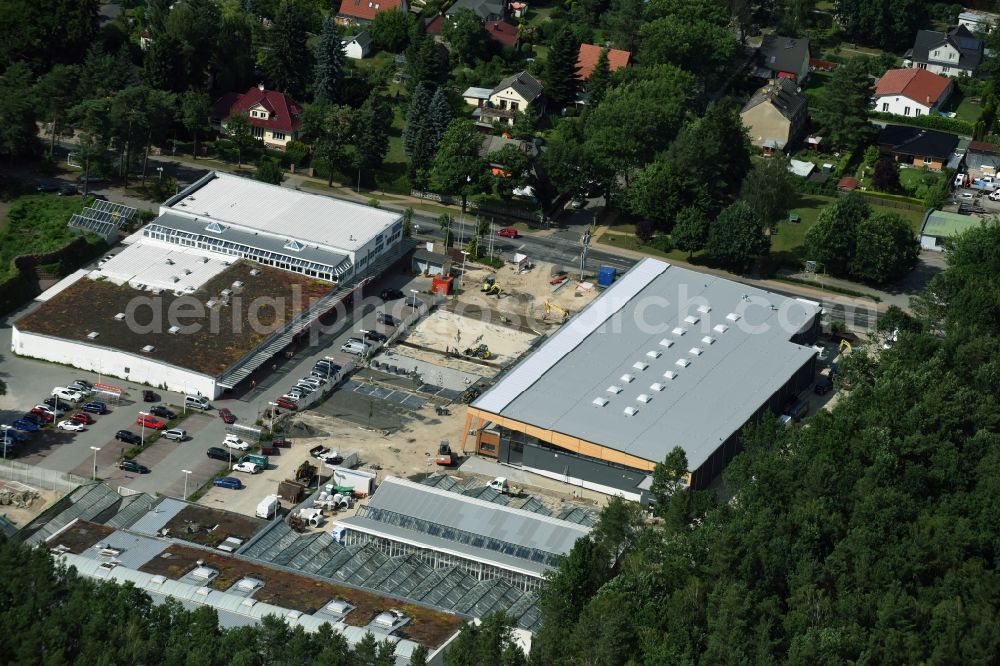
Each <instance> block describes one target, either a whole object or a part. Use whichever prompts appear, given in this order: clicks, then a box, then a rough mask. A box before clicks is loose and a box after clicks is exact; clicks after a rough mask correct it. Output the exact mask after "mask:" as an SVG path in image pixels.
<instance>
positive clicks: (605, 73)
mask: <svg viewBox="0 0 1000 666" xmlns="http://www.w3.org/2000/svg"><path fill="white" fill-rule="evenodd" d="M610 83H611V65H610V63H608V50H607V49H601V55H600V56H598V58H597V64H596V65H594V71H593V72H592V73H591V74H590V79H589V80H588V81H587V106H588V107H589V108H594V107H595V106H597V105H598V104H600V103H601V100H602V99H604V95H605V93H607V92H608V85H609V84H610Z"/></svg>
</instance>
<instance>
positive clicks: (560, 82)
mask: <svg viewBox="0 0 1000 666" xmlns="http://www.w3.org/2000/svg"><path fill="white" fill-rule="evenodd" d="M579 54H580V42H579V40H577V39H576V37H574V36H573V31H572V30H570V29H569V27H568V26H564V27H563V28H562V29H560V30H559V32H557V33H556V35H555V39H553V40H552V47H551V48H550V49H549V61H548V65H547V66H546V68H545V75H546V82H545V83H546V87H545V94H546V96H547V97H548V98H549V103H550V104H552V105H553V106H554V107H555V108H556V109H561V108H563V107H564V106H566V105H567V104H570V103H571V102H572V101H573V100H574V99H575V98H576V91H577V88H578V87H579V85H580V76H579V74H578V73H577V70H576V61H577V57H578V56H579Z"/></svg>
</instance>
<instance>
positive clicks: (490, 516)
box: [367, 477, 589, 555]
mask: <svg viewBox="0 0 1000 666" xmlns="http://www.w3.org/2000/svg"><path fill="white" fill-rule="evenodd" d="M367 509H369V510H370V509H382V510H385V511H391V512H393V513H396V514H400V515H403V516H407V517H411V518H416V519H419V520H424V521H428V522H431V523H435V524H437V525H440V526H442V527H446V528H452V529H454V530H461V531H463V532H468V533H471V534H475V535H479V536H482V537H485V538H487V539H496V540H498V541H503V542H506V543H509V544H513V545H515V546H521V547H524V548H531V549H537V550H540V551H544V552H546V553H552V554H555V555H564V554H566V553H568V552H569V551H570V549H571V548H573V544H574V543H576V540H577V539H579V538H581V537H584V536H587V534H588V532H589V530H588V529H586V528H584V527H581V526H580V525H577V524H575V523H569V522H566V521H563V520H559V519H557V518H552V517H551V516H544V515H541V514H538V513H532V512H530V511H523V510H521V509H512V508H510V507H509V506H501V505H498V504H494V503H491V502H486V501H483V500H480V499H476V498H473V497H468V496H465V495H459V494H457V493H453V492H449V491H446V490H441V489H438V488H433V487H431V486H426V485H423V484H420V483H414V482H413V481H407V480H406V479H398V478H395V477H388V478H386V479H384V480H383V481H382V483H381V484H379V487H378V489H377V490H376V491H375V494H373V495H372V496H371V499H370V500H369V501H368V504H367ZM407 531H412V530H407ZM477 550H480V551H481V552H490V553H492V552H494V551H486V549H477Z"/></svg>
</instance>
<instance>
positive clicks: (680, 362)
mask: <svg viewBox="0 0 1000 666" xmlns="http://www.w3.org/2000/svg"><path fill="white" fill-rule="evenodd" d="M674 365H676V366H677V367H679V368H686V367H688V366H689V365H691V359H689V358H679V359H677V361H676V362H675V363H674Z"/></svg>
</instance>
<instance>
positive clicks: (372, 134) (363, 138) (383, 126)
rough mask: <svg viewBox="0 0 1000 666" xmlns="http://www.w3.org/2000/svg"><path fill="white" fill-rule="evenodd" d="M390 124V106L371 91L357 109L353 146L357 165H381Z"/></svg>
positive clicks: (386, 149)
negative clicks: (355, 151) (356, 153)
mask: <svg viewBox="0 0 1000 666" xmlns="http://www.w3.org/2000/svg"><path fill="white" fill-rule="evenodd" d="M391 125H392V108H391V107H390V106H389V103H388V102H387V101H386V100H385V98H384V97H382V96H381V95H379V94H377V93H375V92H373V93H372V94H371V95H369V96H368V99H366V100H365V103H364V104H362V105H361V108H360V109H359V110H358V121H357V132H356V136H355V140H354V141H355V148H356V149H357V152H358V166H359V167H362V168H366V169H377V168H378V167H380V166H382V162H383V160H385V156H386V153H388V152H389V128H390V127H391Z"/></svg>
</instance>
